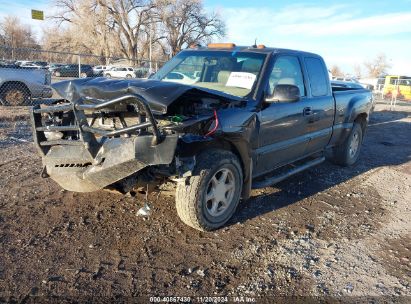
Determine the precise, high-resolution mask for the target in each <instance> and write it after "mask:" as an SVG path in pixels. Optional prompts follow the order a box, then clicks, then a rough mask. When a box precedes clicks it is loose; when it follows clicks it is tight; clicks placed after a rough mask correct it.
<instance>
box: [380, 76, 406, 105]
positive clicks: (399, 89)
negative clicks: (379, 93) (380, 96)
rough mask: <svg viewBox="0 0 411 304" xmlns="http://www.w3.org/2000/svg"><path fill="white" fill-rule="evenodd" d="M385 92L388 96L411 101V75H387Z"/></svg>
mask: <svg viewBox="0 0 411 304" xmlns="http://www.w3.org/2000/svg"><path fill="white" fill-rule="evenodd" d="M383 93H384V96H385V97H386V98H396V99H400V100H406V101H411V76H398V75H387V76H386V77H385V83H384V91H383Z"/></svg>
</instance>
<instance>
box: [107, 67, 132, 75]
mask: <svg viewBox="0 0 411 304" xmlns="http://www.w3.org/2000/svg"><path fill="white" fill-rule="evenodd" d="M103 75H104V77H107V78H112V77H113V78H136V73H135V72H134V69H133V68H131V67H115V68H112V69H111V70H109V71H105V72H103Z"/></svg>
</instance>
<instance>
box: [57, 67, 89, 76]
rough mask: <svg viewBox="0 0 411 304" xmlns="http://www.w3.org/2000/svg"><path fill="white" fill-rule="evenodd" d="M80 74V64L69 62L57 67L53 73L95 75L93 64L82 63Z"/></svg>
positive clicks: (58, 74)
mask: <svg viewBox="0 0 411 304" xmlns="http://www.w3.org/2000/svg"><path fill="white" fill-rule="evenodd" d="M80 68H81V69H80V75H79V67H78V64H68V65H64V66H61V67H58V68H56V69H55V70H54V71H53V75H54V76H56V77H81V78H86V77H93V76H94V73H93V68H92V67H91V65H88V64H82V65H81V66H80Z"/></svg>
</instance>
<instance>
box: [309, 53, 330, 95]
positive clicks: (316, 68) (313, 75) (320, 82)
mask: <svg viewBox="0 0 411 304" xmlns="http://www.w3.org/2000/svg"><path fill="white" fill-rule="evenodd" d="M305 65H306V67H307V72H308V78H309V79H310V87H311V94H312V95H313V96H326V95H327V94H328V85H327V77H326V74H325V71H324V64H323V63H322V61H321V60H320V59H318V58H313V57H307V58H305Z"/></svg>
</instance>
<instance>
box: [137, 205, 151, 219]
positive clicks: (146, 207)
mask: <svg viewBox="0 0 411 304" xmlns="http://www.w3.org/2000/svg"><path fill="white" fill-rule="evenodd" d="M150 214H151V207H150V205H149V204H148V203H147V202H145V203H144V207H141V208H140V209H139V210H138V211H137V216H150Z"/></svg>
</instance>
